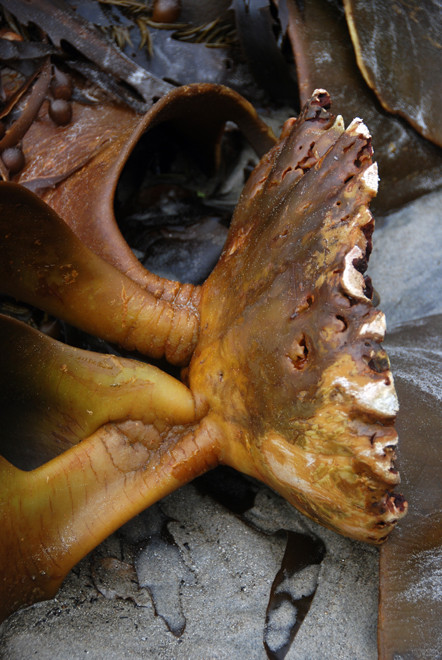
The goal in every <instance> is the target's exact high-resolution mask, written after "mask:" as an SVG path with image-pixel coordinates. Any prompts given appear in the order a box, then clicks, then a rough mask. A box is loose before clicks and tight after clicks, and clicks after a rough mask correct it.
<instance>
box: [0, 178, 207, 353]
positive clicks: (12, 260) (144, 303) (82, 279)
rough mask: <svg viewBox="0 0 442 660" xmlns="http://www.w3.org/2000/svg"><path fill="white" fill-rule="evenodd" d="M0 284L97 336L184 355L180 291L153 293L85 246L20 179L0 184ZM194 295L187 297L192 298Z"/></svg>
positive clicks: (189, 339)
mask: <svg viewBox="0 0 442 660" xmlns="http://www.w3.org/2000/svg"><path fill="white" fill-rule="evenodd" d="M0 291H1V292H3V293H6V294H8V295H11V296H14V297H15V298H17V299H18V300H22V301H24V302H28V303H30V304H32V305H35V306H36V307H40V309H44V310H45V311H47V312H49V313H51V314H53V315H54V316H57V317H59V318H62V319H64V320H66V321H68V322H69V323H72V324H73V325H76V326H77V327H79V328H81V329H82V330H85V331H86V332H89V333H91V334H93V335H96V336H98V337H102V338H103V339H107V340H108V341H111V342H116V343H117V344H120V345H121V346H124V347H125V348H127V349H129V350H133V349H136V350H138V351H140V352H141V353H145V354H148V355H150V356H153V357H160V356H162V355H165V357H166V358H167V359H168V360H170V361H171V362H174V363H178V364H179V363H183V362H186V361H187V360H188V359H189V357H190V355H191V354H192V351H193V348H194V345H195V341H196V336H197V332H198V324H199V317H198V310H196V309H195V307H194V306H193V305H188V304H187V303H188V302H189V300H188V297H187V298H186V296H185V295H183V296H182V298H181V299H180V297H179V296H178V300H177V301H175V305H174V306H172V305H171V304H170V303H169V302H167V301H161V300H157V299H156V298H155V297H154V296H152V295H151V294H150V293H148V292H147V291H145V290H144V289H142V288H141V287H140V286H139V285H138V284H136V283H135V282H134V281H133V280H131V279H129V278H128V277H126V276H125V275H123V274H122V273H120V271H118V270H117V269H116V268H114V267H113V266H111V265H110V264H109V263H107V262H106V261H104V260H103V259H101V258H100V257H99V256H97V255H96V254H94V253H93V252H92V251H91V250H90V249H89V248H87V247H86V246H85V245H84V244H83V243H81V241H80V240H79V239H78V238H77V236H76V235H75V234H74V233H73V232H72V230H71V229H70V228H69V227H68V226H67V225H66V224H65V223H64V222H63V221H62V220H61V218H59V217H58V216H57V214H56V213H55V212H54V211H53V210H52V209H51V208H50V207H49V206H48V205H47V204H45V203H44V202H42V201H41V200H40V199H39V198H38V197H37V196H36V195H34V194H33V193H30V192H29V191H27V190H26V189H25V188H23V187H22V186H20V185H17V184H13V183H0ZM193 302H195V301H193Z"/></svg>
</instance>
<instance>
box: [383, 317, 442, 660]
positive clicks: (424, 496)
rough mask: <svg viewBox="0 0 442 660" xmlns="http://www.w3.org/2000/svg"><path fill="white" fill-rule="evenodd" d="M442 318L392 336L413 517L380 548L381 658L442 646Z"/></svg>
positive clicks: (427, 652)
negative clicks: (441, 451) (441, 576)
mask: <svg viewBox="0 0 442 660" xmlns="http://www.w3.org/2000/svg"><path fill="white" fill-rule="evenodd" d="M441 335H442V315H440V314H439V315H435V316H428V317H426V318H423V319H418V320H416V321H412V322H410V323H407V324H406V325H404V326H403V327H400V328H398V329H397V330H396V331H394V332H392V333H391V334H390V335H389V337H388V350H389V353H390V356H391V361H392V365H393V368H394V370H395V381H396V388H397V391H398V395H399V400H400V402H401V411H400V413H399V415H398V419H397V430H398V433H399V436H400V454H399V458H400V467H401V475H402V485H401V488H402V489H403V491H404V495H406V496H407V499H408V500H409V502H410V506H409V513H408V516H407V517H406V518H405V520H404V521H403V522H402V523H401V524H400V525H399V526H398V528H397V529H396V530H395V531H394V533H393V534H392V535H391V537H390V538H389V540H388V542H387V543H386V544H385V545H384V546H383V547H382V549H381V559H380V568H381V574H380V593H379V597H380V601H379V627H378V631H379V632H378V636H379V637H378V639H379V657H380V658H381V659H382V660H393V658H398V657H403V658H408V657H410V658H436V657H438V655H439V654H440V649H441V647H442V631H441V626H440V621H441V603H440V575H441V571H442V555H441V549H442V490H441V483H442V467H441V460H440V439H441V435H442V422H441V402H442V382H441V374H442V356H441V352H440V346H441Z"/></svg>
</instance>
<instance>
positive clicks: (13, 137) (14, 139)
mask: <svg viewBox="0 0 442 660" xmlns="http://www.w3.org/2000/svg"><path fill="white" fill-rule="evenodd" d="M50 81H51V64H50V62H49V60H47V62H46V63H45V64H44V66H43V68H42V70H41V73H40V76H39V78H38V80H37V82H36V83H35V85H34V89H33V90H32V92H31V94H30V96H29V99H28V102H27V104H26V106H25V108H24V110H23V112H22V113H21V115H20V117H19V118H18V119H17V121H15V122H14V123H13V124H12V125H11V126H10V127H9V129H8V130H7V131H6V133H5V135H4V137H3V138H2V139H1V140H0V152H1V151H4V150H5V149H9V147H14V146H15V145H16V144H17V143H18V142H19V141H20V140H21V138H22V137H23V136H24V134H25V133H26V131H27V130H28V128H29V127H30V125H31V124H32V122H33V121H34V119H35V117H36V115H37V113H38V111H39V110H40V107H41V105H42V103H43V101H44V100H45V98H46V92H47V90H48V88H49V83H50Z"/></svg>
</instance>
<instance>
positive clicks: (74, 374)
mask: <svg viewBox="0 0 442 660" xmlns="http://www.w3.org/2000/svg"><path fill="white" fill-rule="evenodd" d="M0 345H1V347H2V351H1V355H0V424H1V427H2V431H3V435H2V437H1V438H0V454H2V455H3V456H4V457H5V458H7V459H8V460H9V461H10V462H11V463H13V464H14V465H15V466H17V467H20V468H24V469H31V468H34V467H38V466H39V465H41V464H42V463H45V462H46V461H48V460H50V459H51V458H54V457H55V456H57V455H58V454H60V453H61V452H63V451H65V450H66V449H69V448H70V447H71V446H72V445H73V444H76V443H77V442H79V441H80V440H82V439H83V438H85V437H87V436H89V435H91V434H92V433H93V432H94V431H96V430H97V429H98V428H99V427H100V426H103V424H106V423H107V422H113V421H122V420H125V419H133V420H141V421H142V422H143V423H144V424H153V423H155V421H156V420H158V423H161V424H162V425H164V426H172V425H175V424H189V423H190V422H193V421H194V419H195V418H194V401H193V397H192V394H191V393H190V391H189V390H188V389H187V388H186V387H185V386H184V385H183V384H182V383H180V382H179V381H177V380H175V379H174V378H172V376H169V375H168V374H165V373H163V372H162V371H161V370H160V369H157V368H156V367H152V366H149V365H147V364H143V363H142V362H137V361H135V360H127V359H124V358H118V357H116V356H114V355H101V354H100V353H93V352H92V351H84V350H81V349H78V348H73V347H72V346H66V345H65V344H62V343H60V342H58V341H55V340H54V339H51V338H49V337H47V336H46V335H43V334H42V333H40V332H38V331H37V330H33V329H32V328H31V327H30V326H28V325H25V324H24V323H20V322H19V321H15V320H14V319H11V318H9V317H6V316H3V315H0ZM5 443H6V444H5Z"/></svg>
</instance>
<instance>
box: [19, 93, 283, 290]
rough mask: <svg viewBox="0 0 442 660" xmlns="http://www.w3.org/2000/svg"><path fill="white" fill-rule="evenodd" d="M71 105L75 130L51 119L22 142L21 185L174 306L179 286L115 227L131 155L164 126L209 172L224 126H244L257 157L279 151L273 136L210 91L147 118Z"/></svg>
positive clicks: (249, 112)
mask: <svg viewBox="0 0 442 660" xmlns="http://www.w3.org/2000/svg"><path fill="white" fill-rule="evenodd" d="M72 105H73V117H72V121H71V122H70V124H69V125H67V126H65V127H58V128H56V129H54V125H53V122H52V121H50V119H48V117H47V115H46V116H43V117H41V118H40V121H39V122H35V123H34V124H33V125H32V126H31V128H30V130H29V131H28V133H27V134H26V137H25V139H24V142H23V148H24V153H25V157H26V162H27V165H26V167H25V169H24V170H23V171H22V172H21V174H20V176H19V177H18V178H17V181H18V182H20V183H22V184H23V185H25V186H26V187H29V188H31V189H33V190H34V191H36V192H37V193H38V194H39V195H40V196H41V197H42V198H43V199H44V200H45V201H46V202H47V203H48V204H49V205H50V206H51V207H52V208H53V209H54V210H55V211H56V212H57V213H58V214H59V215H60V216H61V217H62V218H63V220H65V222H66V223H67V224H68V225H69V226H70V227H71V228H72V229H73V231H74V232H75V233H76V234H77V236H78V237H79V238H80V239H81V240H82V241H83V242H84V243H85V244H86V245H87V246H88V247H89V248H90V249H91V250H93V251H94V252H95V253H96V254H98V255H100V256H101V257H102V258H103V259H105V260H106V261H108V262H109V263H111V264H112V265H113V266H115V267H116V268H118V269H119V270H120V271H122V272H123V273H125V274H127V275H128V277H130V278H131V279H133V280H135V281H136V282H138V283H139V284H140V285H141V286H142V287H143V288H145V289H146V290H148V291H149V292H150V293H152V295H154V296H155V297H157V298H163V299H165V300H169V301H173V300H174V299H175V298H176V297H177V292H178V290H179V285H178V284H177V282H171V281H169V280H167V279H165V278H161V277H158V276H156V275H154V274H152V273H150V272H149V271H147V270H146V269H145V268H144V267H143V266H142V265H141V264H140V263H139V261H138V260H137V258H136V257H135V256H134V254H133V252H132V251H131V249H130V248H129V246H128V245H127V243H126V241H125V240H124V238H123V237H122V235H121V233H120V230H119V228H118V226H117V223H116V220H115V215H114V201H115V200H114V198H115V190H116V187H117V183H118V180H119V177H120V175H121V172H122V170H123V168H124V166H125V164H126V162H127V160H128V158H129V156H130V154H131V152H132V151H133V149H134V148H135V146H136V145H137V143H138V142H139V141H140V139H141V137H142V136H143V135H144V134H145V133H146V132H148V131H150V130H152V129H154V128H155V127H158V126H160V125H161V126H163V127H164V129H165V130H168V131H170V133H171V135H175V136H176V139H177V140H181V141H183V143H184V144H185V145H186V149H187V150H188V151H189V152H191V153H193V154H194V155H195V156H196V157H198V158H200V160H202V162H203V163H204V165H203V166H204V167H205V169H206V171H211V170H212V168H213V167H214V166H215V165H216V164H217V163H218V161H219V155H220V140H221V136H222V133H223V130H224V125H225V123H226V121H233V122H235V123H236V124H237V125H238V126H239V128H240V129H241V130H242V132H243V133H244V135H245V137H246V138H247V139H248V140H249V141H250V143H251V144H252V146H253V147H254V148H255V150H256V151H257V153H258V154H259V156H262V155H263V154H264V153H265V152H266V151H267V149H269V148H270V147H271V146H272V145H273V144H274V141H275V138H274V136H273V134H272V132H271V130H270V129H269V128H268V126H267V125H266V124H265V123H264V122H263V121H261V120H260V119H259V117H258V115H257V113H256V111H255V110H254V108H253V106H252V105H251V104H250V103H249V102H248V101H246V100H245V99H244V98H243V97H242V96H240V95H239V94H237V93H236V92H234V91H233V90H230V89H228V88H227V87H223V86H222V85H212V84H208V83H204V84H194V85H187V86H183V87H179V88H177V89H174V90H173V91H172V92H170V93H169V94H167V95H165V96H164V97H163V98H161V99H160V100H159V101H158V102H157V103H156V104H155V105H154V106H153V107H152V108H151V110H149V112H148V113H147V114H146V115H145V116H144V117H142V118H140V117H139V116H137V115H135V114H134V113H133V112H131V111H129V110H127V109H121V108H118V107H115V106H112V105H107V104H100V105H99V106H85V105H81V104H79V103H73V104H72ZM147 156H148V154H146V159H147ZM61 174H63V176H61Z"/></svg>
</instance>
